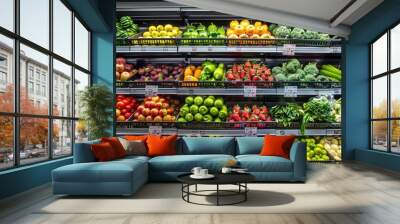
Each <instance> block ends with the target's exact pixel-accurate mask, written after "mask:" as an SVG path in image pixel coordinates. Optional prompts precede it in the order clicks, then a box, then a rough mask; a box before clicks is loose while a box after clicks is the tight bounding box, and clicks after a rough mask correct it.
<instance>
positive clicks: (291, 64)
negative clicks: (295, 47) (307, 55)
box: [286, 59, 301, 73]
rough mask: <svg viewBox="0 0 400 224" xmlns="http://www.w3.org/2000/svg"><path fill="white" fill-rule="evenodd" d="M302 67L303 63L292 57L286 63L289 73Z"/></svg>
mask: <svg viewBox="0 0 400 224" xmlns="http://www.w3.org/2000/svg"><path fill="white" fill-rule="evenodd" d="M300 67H301V63H300V61H299V60H297V59H290V60H289V61H288V63H287V64H286V69H287V71H288V72H289V73H295V72H296V71H297V69H299V68H300Z"/></svg>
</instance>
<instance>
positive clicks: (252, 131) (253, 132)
mask: <svg viewBox="0 0 400 224" xmlns="http://www.w3.org/2000/svg"><path fill="white" fill-rule="evenodd" d="M244 135H245V136H257V127H245V128H244Z"/></svg>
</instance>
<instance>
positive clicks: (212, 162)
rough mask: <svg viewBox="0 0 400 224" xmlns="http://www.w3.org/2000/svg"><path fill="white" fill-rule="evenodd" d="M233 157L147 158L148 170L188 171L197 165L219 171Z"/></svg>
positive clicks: (176, 156)
mask: <svg viewBox="0 0 400 224" xmlns="http://www.w3.org/2000/svg"><path fill="white" fill-rule="evenodd" d="M231 159H235V158H234V157H233V156H231V155H215V154H213V155H175V156H158V157H154V158H152V159H150V160H149V170H150V171H153V172H154V171H163V172H170V171H174V172H190V171H191V170H192V168H193V167H196V166H199V167H203V168H205V169H209V170H210V171H213V172H216V171H219V170H220V169H221V168H222V167H223V166H224V165H225V164H226V163H227V161H228V160H231Z"/></svg>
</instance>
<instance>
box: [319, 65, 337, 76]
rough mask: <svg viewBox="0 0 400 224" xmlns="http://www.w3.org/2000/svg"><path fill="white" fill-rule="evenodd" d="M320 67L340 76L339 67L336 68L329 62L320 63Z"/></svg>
mask: <svg viewBox="0 0 400 224" xmlns="http://www.w3.org/2000/svg"><path fill="white" fill-rule="evenodd" d="M322 69H324V70H327V71H330V72H332V73H334V74H338V75H340V76H341V75H342V71H341V70H340V69H338V68H336V67H335V66H333V65H329V64H328V65H322Z"/></svg>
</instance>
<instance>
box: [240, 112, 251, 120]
mask: <svg viewBox="0 0 400 224" xmlns="http://www.w3.org/2000/svg"><path fill="white" fill-rule="evenodd" d="M242 118H243V119H244V120H248V119H249V118H250V113H249V112H246V111H243V112H242Z"/></svg>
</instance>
